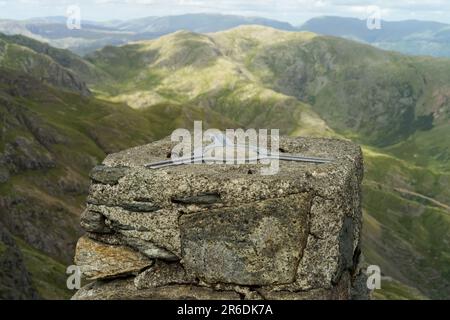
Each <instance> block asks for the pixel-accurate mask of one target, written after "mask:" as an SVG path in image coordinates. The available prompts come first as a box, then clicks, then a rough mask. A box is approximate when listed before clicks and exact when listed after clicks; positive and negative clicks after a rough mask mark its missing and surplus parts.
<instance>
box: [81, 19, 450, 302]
mask: <svg viewBox="0 0 450 320" xmlns="http://www.w3.org/2000/svg"><path fill="white" fill-rule="evenodd" d="M87 59H88V60H89V61H90V62H91V63H92V64H94V65H96V66H97V67H99V68H101V69H102V70H103V71H105V72H106V73H109V74H111V75H112V76H113V77H112V78H113V79H114V81H112V82H109V83H102V84H98V85H94V89H95V90H96V92H98V93H99V94H100V95H101V96H102V97H104V98H106V99H109V100H111V101H121V102H126V103H128V104H129V105H130V106H131V107H133V108H137V109H144V110H151V109H152V108H153V105H155V104H157V103H161V102H176V103H195V104H196V105H200V106H207V107H209V108H211V109H213V110H215V111H217V112H219V113H220V114H224V115H226V116H227V117H229V118H230V119H232V120H234V121H236V122H237V123H238V124H240V125H241V126H243V127H274V128H281V131H282V132H283V133H285V134H291V135H340V136H344V137H347V138H350V139H352V140H355V141H356V142H358V143H360V144H363V145H366V146H367V147H366V148H365V157H366V158H365V161H366V179H365V182H364V204H363V205H364V213H365V220H366V221H365V222H366V227H365V233H364V240H365V244H364V246H365V248H364V249H365V252H366V255H367V260H368V262H369V263H374V264H379V265H380V266H381V267H382V270H383V271H384V273H385V274H386V275H388V276H391V277H393V278H394V279H395V280H396V281H397V282H400V283H403V284H404V285H403V287H402V288H403V289H402V290H407V288H409V287H411V288H416V289H417V290H419V292H421V293H422V295H424V296H428V297H431V298H443V297H449V296H450V291H449V289H448V288H449V284H450V274H449V268H448V266H449V265H450V264H449V254H450V247H449V246H448V243H449V240H450V239H449V234H450V233H449V228H450V220H449V217H450V210H449V205H450V202H449V200H448V199H450V197H449V191H448V190H449V188H448V186H449V173H450V170H449V169H450V168H449V167H448V163H449V161H448V155H449V150H450V142H449V141H448V139H447V140H446V139H442V138H441V139H439V137H443V136H446V135H445V134H446V133H448V132H449V130H450V125H449V118H450V117H449V112H450V111H449V110H450V103H449V102H450V99H449V94H448V92H450V91H449V90H448V84H449V83H450V78H449V77H450V72H448V71H450V69H449V68H450V60H445V59H431V58H414V57H407V56H403V55H400V54H397V53H393V52H386V51H382V50H378V49H375V48H373V47H370V46H367V45H363V44H359V43H355V42H351V41H348V40H344V39H339V38H333V37H323V36H317V35H314V34H312V33H307V32H298V33H292V32H283V31H279V30H275V29H270V28H264V27H259V26H245V27H240V28H236V29H232V30H229V31H225V32H220V33H215V34H209V35H200V34H195V33H189V32H177V33H174V34H172V35H169V36H165V37H162V38H160V39H158V40H154V41H146V42H140V43H135V44H132V45H128V46H122V47H106V48H104V49H103V50H101V51H98V52H96V53H94V54H92V55H90V56H88V57H87ZM112 66H114V67H112ZM447 135H448V134H447ZM397 282H395V283H397ZM390 287H391V288H394V287H395V285H392V284H391V285H390ZM386 296H390V295H389V294H386ZM393 296H394V295H391V297H393ZM413 296H417V295H413Z"/></svg>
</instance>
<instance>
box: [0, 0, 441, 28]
mask: <svg viewBox="0 0 450 320" xmlns="http://www.w3.org/2000/svg"><path fill="white" fill-rule="evenodd" d="M72 5H77V6H78V7H79V8H80V11H81V18H82V19H85V20H96V21H106V20H117V19H120V20H127V19H135V18H141V17H147V16H165V15H178V14H184V13H199V12H206V13H223V14H237V15H243V16H261V17H266V18H272V19H277V20H281V21H287V22H290V23H292V24H293V25H300V24H302V23H303V22H305V21H307V20H308V19H310V18H313V17H317V16H324V15H333V16H346V17H356V18H361V19H366V18H367V17H368V16H369V15H371V14H373V12H374V10H376V11H377V12H379V13H380V15H381V18H382V19H383V20H391V21H392V20H407V19H417V20H432V21H439V22H446V23H450V0H373V1H358V0H246V1H244V0H90V1H89V0H14V1H13V0H0V19H28V18H33V17H44V16H65V15H66V13H67V9H68V7H69V6H72Z"/></svg>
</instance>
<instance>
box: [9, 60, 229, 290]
mask: <svg viewBox="0 0 450 320" xmlns="http://www.w3.org/2000/svg"><path fill="white" fill-rule="evenodd" d="M0 71H1V75H0V78H1V79H0V80H2V81H0V119H1V120H2V121H1V122H0V123H1V137H0V142H1V154H0V156H4V155H7V154H8V156H7V159H10V160H7V161H6V163H5V162H2V163H1V165H0V169H1V171H2V172H3V173H5V172H8V175H9V179H8V180H7V181H6V182H4V183H2V184H1V185H0V197H1V199H2V200H3V201H4V202H2V203H3V205H2V207H0V211H1V214H0V219H1V220H2V221H3V222H4V223H5V225H6V226H7V227H8V228H9V230H10V231H11V232H12V233H13V234H14V235H15V236H16V238H17V241H18V242H19V243H20V248H21V250H22V252H23V254H24V256H25V260H26V265H27V268H28V270H29V271H30V272H31V274H32V275H33V283H34V284H35V287H36V288H37V289H38V292H39V294H40V295H41V297H44V298H63V297H68V294H69V293H68V292H67V291H66V290H65V289H64V287H65V277H66V275H65V267H64V266H66V265H68V264H70V263H71V258H72V256H73V247H74V244H75V241H76V239H77V238H78V237H79V236H80V233H81V230H80V228H79V226H78V219H79V218H78V216H79V214H80V213H81V212H82V210H83V206H84V202H85V196H86V193H87V188H88V184H89V179H88V172H89V171H90V169H91V168H92V167H93V166H94V165H95V164H96V163H99V162H100V161H102V160H103V158H104V157H105V156H106V154H107V153H110V152H116V151H118V150H122V149H125V148H128V147H131V146H136V145H141V144H145V143H147V142H149V141H153V140H155V139H159V138H162V137H164V136H166V135H168V134H169V133H171V132H172V130H173V129H175V128H178V127H189V126H191V125H192V122H193V120H194V119H198V118H204V119H206V126H211V127H219V128H226V127H229V126H234V124H233V122H232V121H230V120H227V119H226V118H225V117H223V116H219V115H218V114H216V113H215V112H214V111H212V110H206V109H205V108H203V107H197V106H185V107H184V108H182V107H181V106H180V105H176V104H168V103H166V104H160V105H155V106H153V107H152V108H151V109H149V110H142V111H141V110H134V109H131V108H129V107H127V106H126V105H124V104H116V103H111V102H107V101H101V100H98V99H95V98H89V97H83V96H80V95H78V94H75V93H71V92H68V91H62V90H59V89H55V88H52V87H49V86H47V85H44V84H42V83H41V82H40V81H38V80H37V79H34V78H32V77H29V76H28V75H24V74H22V73H20V72H16V71H14V70H11V69H1V68H0ZM4 79H7V80H5V81H3V80H4ZM21 86H25V87H26V88H25V89H26V90H24V89H23V88H22V89H21ZM18 141H26V144H24V145H22V144H20V142H18ZM49 159H50V160H49ZM63 280H64V281H63Z"/></svg>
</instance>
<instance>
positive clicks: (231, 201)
mask: <svg viewBox="0 0 450 320" xmlns="http://www.w3.org/2000/svg"><path fill="white" fill-rule="evenodd" d="M279 145H280V150H281V151H282V152H287V153H290V154H302V155H306V156H308V155H309V156H316V157H324V158H331V159H333V162H331V163H327V164H311V163H299V162H283V161H282V162H280V170H279V172H278V174H275V175H260V174H259V169H260V168H261V167H262V166H263V164H245V165H222V164H214V165H208V164H189V165H182V166H174V167H167V168H161V169H149V168H146V167H145V164H147V163H150V162H154V161H157V160H161V159H165V158H166V157H167V155H168V154H169V155H170V153H171V150H172V148H173V146H174V144H173V143H172V142H170V140H168V139H164V140H161V141H158V142H155V143H152V144H149V145H145V146H141V147H137V148H133V149H129V150H125V151H123V152H119V153H116V154H112V155H110V156H108V157H107V158H106V159H105V161H104V162H103V164H102V165H101V166H98V167H96V168H95V169H94V170H93V171H92V174H91V178H92V184H91V187H90V193H89V197H88V200H87V202H88V205H87V209H86V211H85V212H84V213H83V215H82V218H81V220H82V221H81V225H82V227H83V228H84V229H85V231H87V234H86V236H85V237H83V238H81V239H80V241H79V242H78V245H77V250H76V256H75V261H76V262H77V264H78V265H79V266H80V267H81V270H82V271H83V273H84V275H85V276H86V277H87V278H90V279H96V281H95V282H93V283H91V284H89V285H87V286H86V287H84V288H82V289H81V290H79V291H78V292H77V293H76V294H75V296H74V299H164V298H167V299H182V298H192V299H196V298H198V299H222V298H223V299H351V298H354V299H359V298H368V292H367V290H364V288H362V289H361V285H360V284H361V281H363V280H364V272H362V271H361V269H360V267H359V261H360V253H361V252H360V233H361V221H362V214H361V207H360V201H361V190H360V184H361V180H362V174H363V164H362V154H361V150H360V148H359V147H358V146H356V145H354V144H352V143H350V142H347V141H342V140H333V139H306V138H287V137H286V138H281V139H280V141H279ZM356 289H358V290H356Z"/></svg>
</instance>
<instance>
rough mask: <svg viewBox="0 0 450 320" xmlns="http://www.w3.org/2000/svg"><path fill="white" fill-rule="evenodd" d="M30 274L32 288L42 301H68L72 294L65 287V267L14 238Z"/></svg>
mask: <svg viewBox="0 0 450 320" xmlns="http://www.w3.org/2000/svg"><path fill="white" fill-rule="evenodd" d="M15 240H16V242H17V244H18V245H19V248H20V251H21V252H22V254H23V256H24V260H25V265H26V268H27V270H28V271H29V272H30V273H31V276H32V282H33V286H34V287H35V289H36V290H37V292H38V294H39V295H40V296H41V297H42V298H44V299H69V298H70V297H71V296H72V295H73V292H72V291H70V290H69V289H67V286H66V279H67V275H66V266H64V265H63V264H62V263H60V262H58V261H56V260H54V259H52V258H50V257H49V256H47V255H45V254H44V253H42V252H40V251H39V250H36V249H34V248H32V247H31V246H29V245H27V244H26V243H25V242H24V241H22V240H21V239H19V238H15Z"/></svg>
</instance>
